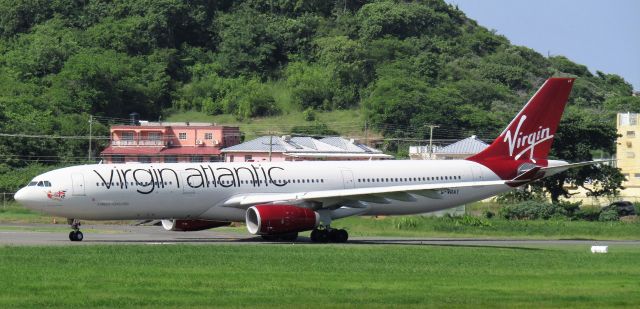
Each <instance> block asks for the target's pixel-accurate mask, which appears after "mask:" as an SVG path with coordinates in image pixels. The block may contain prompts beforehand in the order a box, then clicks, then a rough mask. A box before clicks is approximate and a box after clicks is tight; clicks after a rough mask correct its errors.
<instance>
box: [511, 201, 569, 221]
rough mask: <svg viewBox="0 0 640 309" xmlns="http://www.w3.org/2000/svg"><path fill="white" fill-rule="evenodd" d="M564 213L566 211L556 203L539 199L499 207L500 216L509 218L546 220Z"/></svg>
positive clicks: (564, 214)
mask: <svg viewBox="0 0 640 309" xmlns="http://www.w3.org/2000/svg"><path fill="white" fill-rule="evenodd" d="M566 214H567V211H566V210H565V209H564V208H563V207H562V206H560V205H558V204H551V203H545V202H539V201H526V202H522V203H518V204H514V205H506V206H503V207H502V208H501V209H500V215H501V217H503V218H505V219H509V220H513V219H516V220H535V219H545V220H547V219H550V218H551V217H554V216H557V215H561V216H566Z"/></svg>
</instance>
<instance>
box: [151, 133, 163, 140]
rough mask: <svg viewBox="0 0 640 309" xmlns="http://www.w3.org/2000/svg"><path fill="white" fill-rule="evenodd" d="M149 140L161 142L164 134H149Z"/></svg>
mask: <svg viewBox="0 0 640 309" xmlns="http://www.w3.org/2000/svg"><path fill="white" fill-rule="evenodd" d="M149 139H150V140H152V141H159V140H161V139H162V134H161V133H160V132H149Z"/></svg>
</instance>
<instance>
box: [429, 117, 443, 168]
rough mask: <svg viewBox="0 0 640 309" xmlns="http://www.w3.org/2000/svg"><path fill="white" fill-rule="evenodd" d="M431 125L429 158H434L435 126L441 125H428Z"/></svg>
mask: <svg viewBox="0 0 640 309" xmlns="http://www.w3.org/2000/svg"><path fill="white" fill-rule="evenodd" d="M428 127H429V160H431V159H432V156H433V128H439V127H440V126H435V125H432V124H430V125H428Z"/></svg>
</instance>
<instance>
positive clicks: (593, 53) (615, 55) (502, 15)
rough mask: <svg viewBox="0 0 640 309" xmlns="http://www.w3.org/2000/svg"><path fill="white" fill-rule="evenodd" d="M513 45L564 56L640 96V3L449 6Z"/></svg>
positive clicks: (499, 0)
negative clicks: (609, 76) (627, 85)
mask: <svg viewBox="0 0 640 309" xmlns="http://www.w3.org/2000/svg"><path fill="white" fill-rule="evenodd" d="M445 1H447V2H448V3H451V4H457V5H458V8H459V9H460V10H462V11H463V12H464V13H465V15H467V17H469V18H471V19H474V20H476V21H477V22H478V24H480V25H482V26H484V27H485V28H487V29H489V30H492V29H493V30H496V31H497V33H498V34H501V35H504V36H505V37H507V38H508V39H509V41H511V43H512V44H515V45H522V46H526V47H529V48H532V49H534V50H536V51H537V52H539V53H541V54H543V55H545V56H547V54H550V55H552V56H553V55H563V56H565V57H567V58H569V59H571V60H572V61H573V62H576V63H579V64H583V65H586V66H587V67H588V68H589V70H590V71H591V72H593V73H595V72H596V70H598V71H602V72H604V73H607V74H618V75H620V76H622V77H623V78H624V79H625V80H626V81H627V82H628V83H630V84H631V85H632V86H633V88H634V90H635V91H640V0H608V1H607V0H527V1H525V0H445Z"/></svg>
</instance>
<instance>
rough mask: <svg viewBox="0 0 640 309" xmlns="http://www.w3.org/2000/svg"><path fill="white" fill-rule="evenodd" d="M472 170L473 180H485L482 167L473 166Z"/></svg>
mask: <svg viewBox="0 0 640 309" xmlns="http://www.w3.org/2000/svg"><path fill="white" fill-rule="evenodd" d="M471 172H472V173H473V180H474V181H483V180H484V175H483V173H482V169H480V167H478V166H472V167H471Z"/></svg>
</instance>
